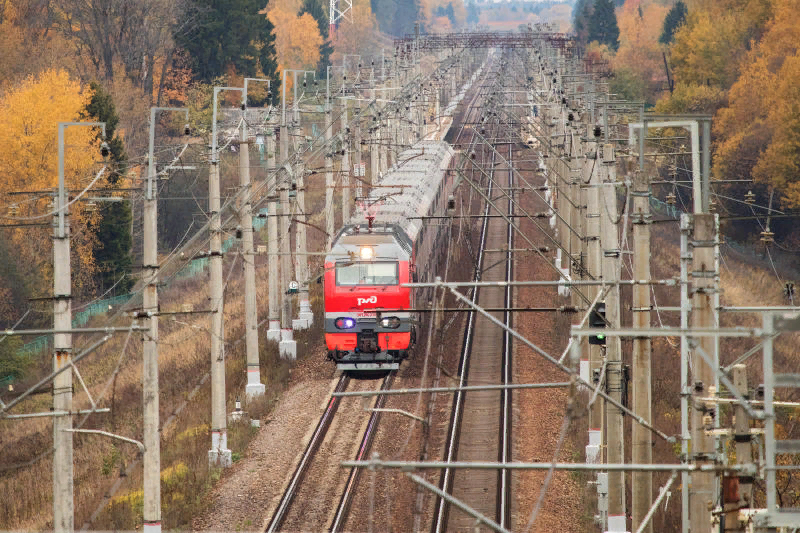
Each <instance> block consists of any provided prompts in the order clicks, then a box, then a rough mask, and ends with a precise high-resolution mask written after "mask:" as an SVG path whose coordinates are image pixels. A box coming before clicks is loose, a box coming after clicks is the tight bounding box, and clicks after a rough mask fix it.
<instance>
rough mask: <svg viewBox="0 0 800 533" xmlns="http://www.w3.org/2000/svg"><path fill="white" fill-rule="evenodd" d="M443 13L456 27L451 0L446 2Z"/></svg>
mask: <svg viewBox="0 0 800 533" xmlns="http://www.w3.org/2000/svg"><path fill="white" fill-rule="evenodd" d="M515 7H516V6H515ZM444 14H445V16H446V17H447V18H448V19H449V20H450V24H452V25H453V27H454V28H455V27H456V12H455V10H454V9H453V3H452V2H450V3H449V4H447V7H446V8H445V10H444Z"/></svg>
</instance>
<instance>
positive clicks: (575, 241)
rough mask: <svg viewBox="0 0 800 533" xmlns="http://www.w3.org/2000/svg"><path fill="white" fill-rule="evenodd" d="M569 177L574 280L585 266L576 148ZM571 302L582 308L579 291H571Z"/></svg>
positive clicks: (570, 165) (579, 166)
mask: <svg viewBox="0 0 800 533" xmlns="http://www.w3.org/2000/svg"><path fill="white" fill-rule="evenodd" d="M568 170H569V173H568V176H569V196H570V201H571V204H570V211H569V212H570V218H569V219H568V222H569V225H570V226H571V227H572V230H570V231H569V248H568V249H569V253H570V255H571V256H572V260H571V261H570V264H569V269H570V276H571V277H572V279H575V280H578V279H581V275H582V270H583V267H584V265H583V264H582V262H581V248H582V244H583V243H582V241H581V235H583V233H584V230H583V218H584V217H583V209H582V206H581V189H580V181H581V164H580V160H579V159H578V158H577V151H576V150H575V148H574V147H572V149H571V157H570V160H569V166H568ZM570 301H571V303H572V305H573V306H576V307H577V306H580V304H581V298H580V296H579V295H578V291H570Z"/></svg>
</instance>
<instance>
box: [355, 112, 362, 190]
mask: <svg viewBox="0 0 800 533" xmlns="http://www.w3.org/2000/svg"><path fill="white" fill-rule="evenodd" d="M353 116H354V117H360V116H361V108H360V107H359V106H358V105H356V107H355V109H354V110H353ZM353 137H354V138H353V144H354V145H355V153H356V156H355V160H354V161H353V176H354V178H355V182H356V192H355V198H354V201H356V202H358V201H360V200H361V198H362V196H363V194H364V191H363V187H362V185H363V183H364V176H363V174H362V173H361V165H362V163H363V161H364V160H363V159H362V158H363V157H364V156H363V154H362V153H361V120H360V119H358V118H357V119H356V120H354V121H353Z"/></svg>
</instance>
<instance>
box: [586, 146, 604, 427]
mask: <svg viewBox="0 0 800 533" xmlns="http://www.w3.org/2000/svg"><path fill="white" fill-rule="evenodd" d="M587 144H588V146H587V154H588V155H587V159H586V164H585V168H586V173H587V174H588V181H589V187H588V188H587V189H586V241H587V243H586V249H587V257H586V264H587V268H588V270H589V274H591V275H592V276H593V277H594V278H595V279H599V278H601V277H602V273H601V271H600V268H601V262H602V257H603V250H602V247H601V246H600V216H601V212H600V211H601V210H600V165H598V164H597V162H598V159H599V158H600V157H599V155H600V154H599V153H598V147H599V145H598V143H597V142H594V141H591V142H589V143H587ZM598 290H599V289H598V288H596V287H588V288H587V291H588V297H589V299H590V300H592V301H594V299H595V297H596V296H597V291H598ZM588 346H589V375H590V376H594V372H595V371H597V372H600V370H601V368H602V366H603V360H602V353H601V348H600V346H597V345H593V344H589V345H588ZM601 379H605V378H604V377H601ZM604 403H605V402H604V401H603V399H602V398H600V397H598V398H597V399H596V400H595V402H594V404H593V405H592V407H591V409H590V410H589V430H590V431H601V432H602V430H603V413H604V412H605V408H604V406H603V404H604Z"/></svg>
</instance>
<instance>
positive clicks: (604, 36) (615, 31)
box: [588, 0, 619, 50]
mask: <svg viewBox="0 0 800 533" xmlns="http://www.w3.org/2000/svg"><path fill="white" fill-rule="evenodd" d="M588 40H589V42H592V41H597V42H599V43H600V44H605V45H608V47H609V48H611V49H612V50H617V48H619V27H618V26H617V15H616V13H614V3H613V2H612V0H595V2H594V11H593V13H592V17H591V18H590V19H589V27H588Z"/></svg>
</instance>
